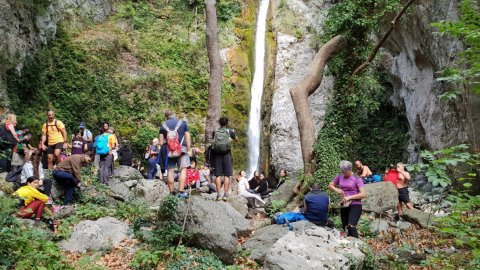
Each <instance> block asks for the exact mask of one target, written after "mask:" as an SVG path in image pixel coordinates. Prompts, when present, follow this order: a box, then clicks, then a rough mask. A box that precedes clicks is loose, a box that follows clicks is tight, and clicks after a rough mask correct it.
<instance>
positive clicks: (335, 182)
mask: <svg viewBox="0 0 480 270" xmlns="http://www.w3.org/2000/svg"><path fill="white" fill-rule="evenodd" d="M338 182H339V180H338V178H337V177H335V179H333V181H332V182H330V184H328V189H330V190H331V191H333V192H335V193H337V194H338V195H340V196H341V197H342V198H343V197H345V193H344V192H343V190H342V189H340V188H337V187H336V185H338Z"/></svg>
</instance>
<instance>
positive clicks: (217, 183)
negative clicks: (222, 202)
mask: <svg viewBox="0 0 480 270" xmlns="http://www.w3.org/2000/svg"><path fill="white" fill-rule="evenodd" d="M215 186H216V189H217V199H219V198H220V196H221V195H220V192H221V190H222V179H221V176H217V177H216V178H215Z"/></svg>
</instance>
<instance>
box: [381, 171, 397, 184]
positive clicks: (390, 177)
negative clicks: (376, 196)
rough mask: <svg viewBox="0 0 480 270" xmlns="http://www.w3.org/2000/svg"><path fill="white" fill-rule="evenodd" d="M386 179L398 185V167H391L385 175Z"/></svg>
mask: <svg viewBox="0 0 480 270" xmlns="http://www.w3.org/2000/svg"><path fill="white" fill-rule="evenodd" d="M384 179H385V181H387V182H392V184H394V185H395V186H397V182H398V171H397V170H396V169H390V170H388V171H387V173H385V176H384Z"/></svg>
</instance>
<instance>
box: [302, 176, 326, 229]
mask: <svg viewBox="0 0 480 270" xmlns="http://www.w3.org/2000/svg"><path fill="white" fill-rule="evenodd" d="M304 206H305V208H304V209H303V214H304V216H305V218H306V219H307V220H308V221H310V222H312V223H313V224H315V225H317V226H327V227H332V228H333V222H332V221H331V220H329V219H328V209H329V207H330V198H329V197H328V195H327V194H326V193H324V192H322V191H321V190H320V186H319V185H318V184H317V183H315V184H313V185H312V187H311V189H310V192H309V193H307V195H305V199H304Z"/></svg>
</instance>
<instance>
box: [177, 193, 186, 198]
mask: <svg viewBox="0 0 480 270" xmlns="http://www.w3.org/2000/svg"><path fill="white" fill-rule="evenodd" d="M177 196H178V198H180V199H188V193H186V192H180V193H178V195H177Z"/></svg>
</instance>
